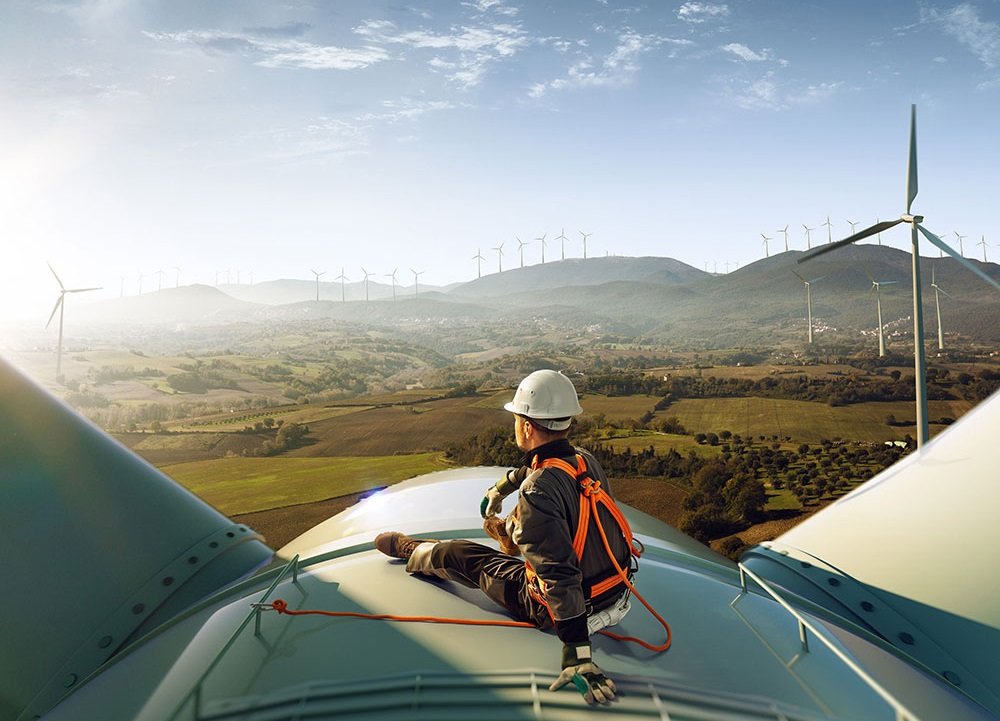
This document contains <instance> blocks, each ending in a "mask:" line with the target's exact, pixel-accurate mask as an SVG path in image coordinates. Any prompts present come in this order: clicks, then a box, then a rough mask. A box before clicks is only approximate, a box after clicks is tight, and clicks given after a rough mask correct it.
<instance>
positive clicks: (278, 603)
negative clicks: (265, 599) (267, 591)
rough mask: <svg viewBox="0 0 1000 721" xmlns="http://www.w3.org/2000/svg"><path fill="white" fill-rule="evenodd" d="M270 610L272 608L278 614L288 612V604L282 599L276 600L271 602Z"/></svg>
mask: <svg viewBox="0 0 1000 721" xmlns="http://www.w3.org/2000/svg"><path fill="white" fill-rule="evenodd" d="M271 608H273V609H274V610H275V611H277V612H278V613H284V612H285V611H287V610H288V602H287V601H285V600H284V599H282V598H276V599H274V600H273V601H271Z"/></svg>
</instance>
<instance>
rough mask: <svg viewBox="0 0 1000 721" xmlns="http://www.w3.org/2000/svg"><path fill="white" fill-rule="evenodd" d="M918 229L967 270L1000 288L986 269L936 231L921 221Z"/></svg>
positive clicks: (999, 284)
mask: <svg viewBox="0 0 1000 721" xmlns="http://www.w3.org/2000/svg"><path fill="white" fill-rule="evenodd" d="M917 229H918V230H920V232H921V233H923V234H924V237H925V238H927V240H929V241H930V242H931V243H933V244H934V245H936V246H937V247H938V248H940V249H941V250H943V251H944V252H945V253H947V254H948V255H950V256H951V257H952V258H954V259H955V260H957V261H958V262H959V263H961V264H962V265H963V266H964V267H965V268H966V269H967V270H971V271H972V272H973V273H975V274H976V275H978V276H979V277H980V278H982V279H983V280H985V281H986V282H987V283H989V284H990V285H992V286H993V287H994V288H996V289H997V290H1000V283H997V282H996V281H995V280H993V279H992V278H991V277H989V276H988V275H987V274H986V273H985V271H983V270H982V269H981V268H979V267H977V266H975V265H973V264H972V263H970V262H969V261H968V260H967V259H966V258H965V257H964V256H962V255H961V254H960V253H957V252H955V251H954V250H952V248H951V246H950V245H948V244H947V243H945V242H944V241H943V240H941V239H940V238H939V237H937V236H936V235H934V233H932V232H931V231H929V230H927V228H925V227H924V226H922V225H920V223H917Z"/></svg>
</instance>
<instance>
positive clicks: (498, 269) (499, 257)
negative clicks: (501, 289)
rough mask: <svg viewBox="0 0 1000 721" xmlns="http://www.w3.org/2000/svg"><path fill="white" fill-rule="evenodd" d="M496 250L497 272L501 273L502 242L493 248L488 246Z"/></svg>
mask: <svg viewBox="0 0 1000 721" xmlns="http://www.w3.org/2000/svg"><path fill="white" fill-rule="evenodd" d="M490 250H495V251H496V252H497V273H503V243H501V244H500V245H498V246H497V247H495V248H490Z"/></svg>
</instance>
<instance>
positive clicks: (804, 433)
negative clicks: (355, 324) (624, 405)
mask: <svg viewBox="0 0 1000 721" xmlns="http://www.w3.org/2000/svg"><path fill="white" fill-rule="evenodd" d="M970 407H971V404H970V403H968V402H967V401H931V402H930V403H929V412H930V419H931V421H934V420H936V419H938V418H941V417H943V416H949V417H951V418H958V417H960V416H961V415H963V414H964V413H965V412H966V411H967V410H969V408H970ZM914 412H915V410H914V405H913V403H911V402H907V401H900V402H890V403H857V404H855V405H850V406H838V407H833V406H829V405H826V404H825V403H812V402H809V401H790V400H778V399H773V398H705V399H683V400H680V401H677V402H676V403H674V404H672V405H671V406H670V407H669V408H667V409H666V410H664V411H660V412H659V413H658V414H657V415H658V416H663V417H670V416H677V418H678V420H680V422H681V424H682V425H683V426H684V427H685V428H686V429H687V431H688V432H689V433H711V432H714V433H718V432H719V431H722V430H729V431H732V432H733V433H739V434H740V435H742V436H744V437H757V436H762V435H763V436H768V437H770V436H772V435H776V436H778V437H779V438H783V437H785V436H791V437H792V439H793V440H794V441H796V442H806V443H817V442H819V441H820V440H821V439H823V438H830V439H832V438H838V437H839V438H850V439H852V440H861V441H876V442H878V441H888V440H901V439H902V438H903V436H905V435H906V434H907V433H909V434H910V435H915V434H916V429H915V427H914V426H894V427H890V426H888V425H886V423H885V419H886V416H887V415H888V414H890V413H891V414H893V415H895V416H896V418H897V419H899V420H901V421H902V420H906V419H911V420H912V419H913V417H914ZM942 429H943V426H937V425H932V426H931V432H932V434H933V433H934V432H938V431H940V430H942Z"/></svg>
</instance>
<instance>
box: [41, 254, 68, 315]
mask: <svg viewBox="0 0 1000 721" xmlns="http://www.w3.org/2000/svg"><path fill="white" fill-rule="evenodd" d="M50 267H51V266H50ZM63 298H65V296H64V295H63V294H62V293H60V294H59V300H57V301H56V304H55V305H54V306H53V307H52V313H51V314H50V315H49V319H48V320H47V321H45V327H46V328H48V327H49V323H51V322H52V319H53V318H55V317H56V311H57V310H59V306H60V305H62V302H63Z"/></svg>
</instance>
